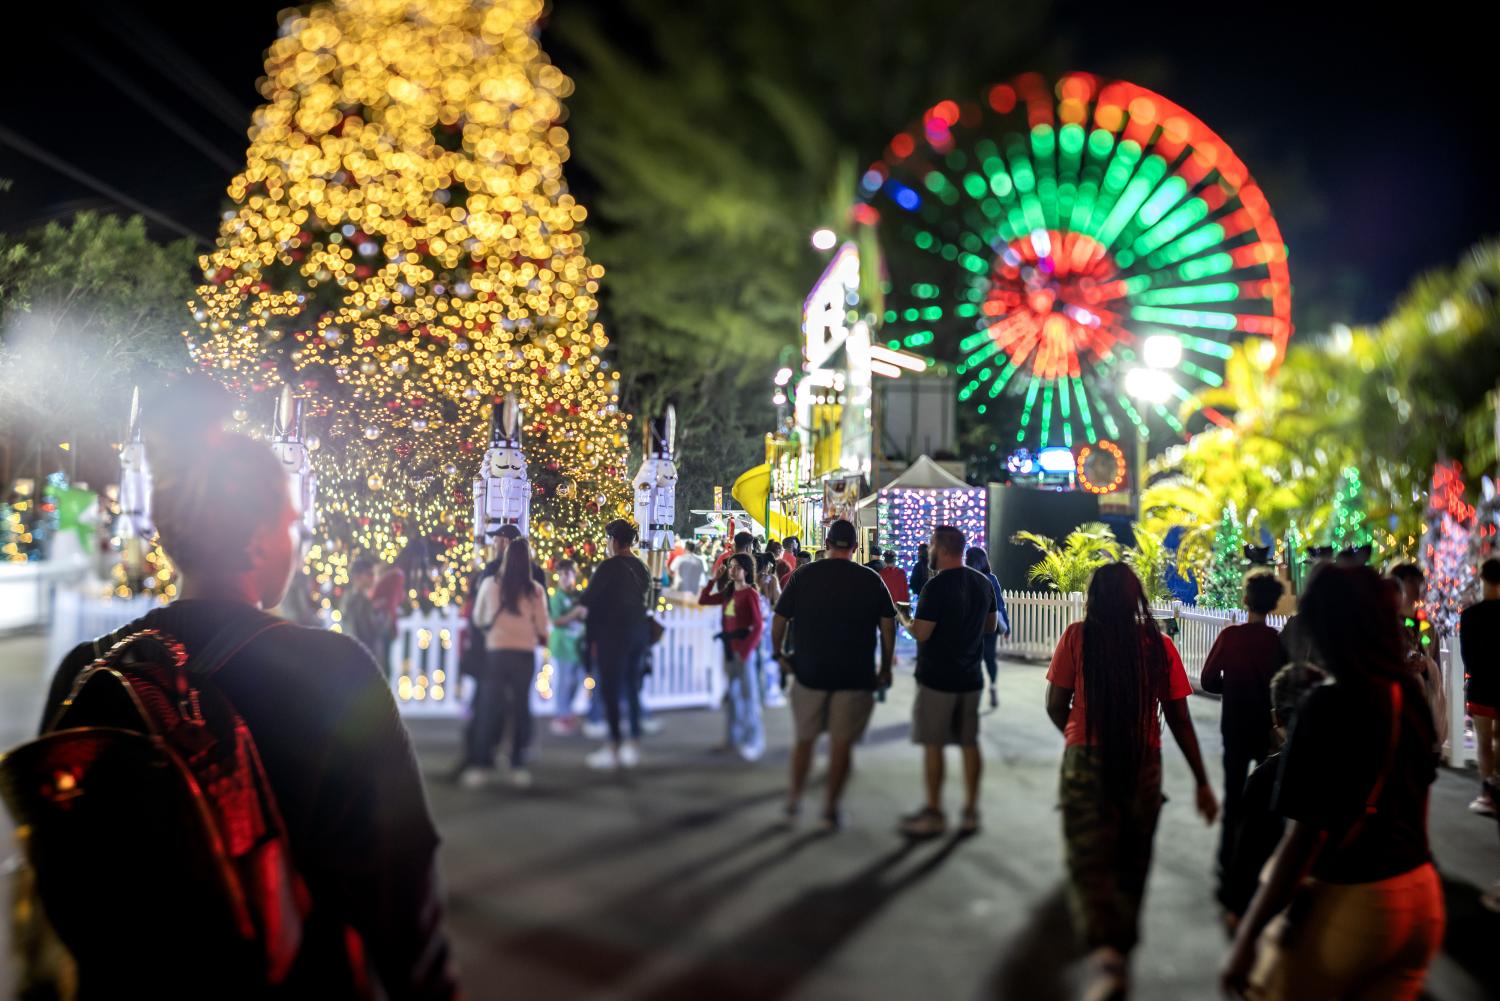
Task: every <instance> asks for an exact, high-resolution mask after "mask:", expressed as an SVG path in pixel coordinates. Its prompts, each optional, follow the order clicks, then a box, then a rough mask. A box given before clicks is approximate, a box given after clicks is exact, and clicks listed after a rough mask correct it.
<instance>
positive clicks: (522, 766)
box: [459, 539, 552, 789]
mask: <svg viewBox="0 0 1500 1001" xmlns="http://www.w3.org/2000/svg"><path fill="white" fill-rule="evenodd" d="M531 569H532V563H531V546H530V544H529V543H527V541H526V540H525V539H517V540H516V541H514V542H512V543H511V544H510V545H509V546H508V547H506V550H505V557H504V559H503V560H502V561H501V563H500V572H499V573H498V574H496V575H495V576H493V577H489V578H486V579H485V581H484V583H483V584H481V585H480V586H479V595H478V597H476V598H475V599H474V618H475V619H477V620H478V621H480V622H487V623H489V625H488V626H486V628H485V633H484V643H485V650H486V651H488V655H489V664H488V666H487V670H488V673H489V684H488V685H486V686H485V687H484V688H483V689H482V690H481V694H482V695H483V696H484V698H483V700H482V701H479V702H477V703H476V704H475V707H474V719H475V723H474V726H473V727H472V728H471V729H470V731H469V734H470V743H469V747H468V757H467V760H466V761H465V762H464V770H463V772H462V773H460V775H459V784H460V785H462V786H463V787H464V788H466V789H478V788H480V787H482V786H484V785H487V784H489V782H490V781H492V780H493V778H494V774H495V765H494V761H495V748H496V747H498V746H499V744H500V737H501V735H502V734H503V733H505V732H507V731H508V732H509V733H510V780H511V784H512V785H514V786H515V787H516V788H518V789H526V788H529V787H530V786H531V773H530V772H528V771H527V770H526V758H527V753H528V752H529V751H530V749H531V729H532V718H531V682H532V680H533V679H534V678H535V677H536V661H537V651H538V649H539V648H541V647H542V646H544V645H545V644H546V643H547V640H548V639H549V638H550V636H551V634H552V620H551V619H550V618H549V617H548V615H547V595H546V592H545V591H543V590H542V588H541V585H539V584H537V583H536V581H534V580H532V577H531Z"/></svg>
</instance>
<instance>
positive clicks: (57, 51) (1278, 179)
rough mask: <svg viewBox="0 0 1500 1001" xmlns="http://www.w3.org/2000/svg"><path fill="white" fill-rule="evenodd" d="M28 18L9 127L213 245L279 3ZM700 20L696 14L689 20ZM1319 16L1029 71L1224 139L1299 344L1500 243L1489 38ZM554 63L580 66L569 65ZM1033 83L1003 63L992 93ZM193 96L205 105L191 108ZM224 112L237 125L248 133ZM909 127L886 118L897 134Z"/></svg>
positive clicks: (81, 196)
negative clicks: (1138, 88) (1117, 81)
mask: <svg viewBox="0 0 1500 1001" xmlns="http://www.w3.org/2000/svg"><path fill="white" fill-rule="evenodd" d="M555 2H556V3H557V4H559V5H561V4H569V3H587V5H588V6H593V7H597V8H599V9H601V10H602V9H605V8H607V7H609V6H610V4H609V3H608V0H555ZM831 2H833V0H831ZM839 2H842V0H839ZM20 3H27V4H28V8H29V13H27V14H25V15H23V17H24V20H26V21H27V22H29V23H28V25H27V27H26V28H24V29H17V28H14V27H12V29H11V30H8V31H7V35H8V41H9V42H10V44H9V45H8V46H7V49H8V51H7V54H6V62H5V64H4V65H3V66H0V75H3V78H4V82H5V89H4V91H3V92H4V93H5V94H6V95H7V100H6V102H5V103H4V106H3V107H0V125H4V126H5V127H6V128H8V129H9V130H11V131H12V132H14V133H16V134H18V135H20V136H22V137H24V138H25V139H26V140H29V141H30V142H31V143H33V144H35V145H37V146H39V147H42V148H44V149H45V150H46V151H47V152H49V153H51V154H53V155H55V156H56V157H59V158H61V159H62V160H64V161H66V162H67V163H69V164H71V165H73V166H74V167H77V168H79V169H82V170H84V171H87V172H88V173H90V174H92V175H94V176H95V177H97V178H98V179H99V180H101V181H103V182H105V183H106V184H108V185H110V186H112V187H114V188H118V189H120V190H121V191H122V192H124V193H125V194H127V195H128V196H130V197H132V198H134V199H137V200H138V201H139V202H141V203H144V204H146V205H149V206H151V207H152V208H154V209H157V210H158V211H160V212H161V213H163V214H164V215H166V216H168V217H170V218H172V219H173V220H176V222H177V223H179V224H180V225H181V226H183V227H185V228H187V229H191V230H194V231H196V232H199V233H202V234H206V235H212V233H213V232H214V230H215V226H216V215H217V213H218V211H219V210H220V208H221V198H222V194H223V189H224V186H225V183H226V182H227V180H228V178H229V176H230V173H231V170H230V169H227V167H226V164H233V163H235V162H237V161H238V160H239V158H240V157H241V155H242V153H243V146H244V124H245V123H246V122H248V116H249V112H250V110H251V108H253V106H254V105H255V103H256V102H257V100H258V98H257V94H256V92H255V89H254V83H255V79H256V77H257V76H258V75H259V74H260V72H261V53H262V50H263V49H264V47H265V46H266V44H267V43H268V42H269V41H270V39H271V38H272V37H274V34H275V30H276V11H277V10H278V9H279V8H280V7H281V6H283V4H280V3H275V2H270V3H262V2H257V0H242V2H239V3H234V4H212V5H198V6H197V7H195V10H196V11H197V14H196V15H195V16H194V17H192V18H180V17H179V18H175V19H174V18H173V17H172V13H173V12H174V11H177V10H180V8H179V7H178V5H175V4H159V3H147V2H145V0H117V2H115V3H110V4H106V3H104V2H102V0H100V2H97V3H94V4H88V5H83V6H84V7H85V8H86V9H88V10H89V11H90V13H89V15H88V16H78V15H77V14H76V12H75V13H68V12H67V11H66V10H65V7H66V5H63V4H56V5H50V4H45V3H37V2H36V0H17V5H19V4H20ZM705 6H710V5H707V4H703V5H700V4H697V3H690V2H687V0H685V2H684V3H683V11H684V15H685V16H693V15H694V14H695V13H698V12H701V11H702V10H703V9H704V7H705ZM1319 6H1323V5H1320V4H1317V3H1315V2H1309V0H1304V2H1303V3H1302V4H1300V5H1299V6H1297V7H1291V8H1289V10H1288V12H1287V13H1284V14H1283V13H1281V12H1279V11H1278V10H1277V9H1275V8H1274V7H1271V6H1268V5H1257V4H1242V5H1239V6H1238V8H1237V9H1238V13H1235V14H1226V15H1216V14H1214V13H1212V11H1214V9H1215V8H1214V6H1213V5H1204V4H1194V5H1182V6H1177V5H1172V6H1162V7H1152V6H1151V5H1147V4H1139V3H1136V4H1115V5H1109V6H1107V7H1106V6H1105V5H1100V4H1086V3H1080V2H1076V0H1075V2H1067V0H1064V2H1060V3H1058V4H1057V5H1056V7H1055V10H1054V13H1053V14H1052V15H1051V17H1050V20H1049V22H1048V26H1047V30H1046V31H1045V32H1044V33H1043V34H1044V37H1042V38H1039V39H1038V60H1037V64H1038V65H1042V64H1043V61H1044V60H1043V58H1042V53H1043V51H1045V52H1047V53H1048V57H1047V59H1046V64H1047V65H1058V64H1059V62H1058V60H1059V58H1061V63H1060V64H1061V65H1070V66H1076V67H1078V68H1082V69H1088V70H1091V71H1094V72H1096V73H1100V74H1102V75H1111V76H1124V77H1126V78H1129V79H1133V80H1135V81H1136V82H1139V83H1142V84H1145V85H1146V86H1149V87H1152V88H1154V89H1156V90H1158V91H1161V92H1162V93H1164V94H1166V95H1167V96H1168V97H1171V98H1172V99H1173V100H1175V101H1177V102H1178V103H1180V104H1182V105H1184V106H1185V107H1187V108H1188V109H1189V110H1191V111H1193V112H1194V113H1195V114H1197V115H1198V116H1199V117H1200V118H1202V119H1203V120H1204V121H1205V122H1207V123H1208V124H1209V125H1210V126H1211V127H1213V128H1214V129H1215V130H1216V131H1218V132H1219V134H1220V135H1221V136H1223V137H1224V138H1225V139H1226V140H1227V141H1228V142H1229V143H1230V145H1231V146H1233V147H1234V148H1235V150H1236V151H1237V152H1238V153H1239V154H1240V155H1241V157H1242V158H1243V159H1244V160H1245V161H1246V163H1248V164H1249V166H1250V168H1251V170H1252V171H1253V172H1254V173H1255V174H1256V175H1257V176H1258V177H1259V178H1260V179H1261V181H1262V183H1263V184H1264V186H1265V187H1266V189H1267V192H1268V194H1269V196H1270V199H1271V205H1272V208H1273V210H1275V211H1276V214H1277V217H1278V219H1279V220H1280V222H1281V224H1282V228H1283V232H1284V234H1285V235H1286V237H1287V240H1288V243H1289V244H1290V246H1291V251H1292V258H1291V260H1292V275H1293V280H1294V282H1296V283H1297V286H1298V293H1299V295H1300V296H1302V298H1301V299H1299V307H1298V312H1299V314H1301V317H1302V319H1301V321H1300V322H1301V323H1302V324H1303V325H1304V326H1305V325H1306V324H1307V323H1308V320H1309V317H1313V316H1316V317H1317V318H1318V319H1319V320H1324V319H1330V318H1337V317H1338V316H1342V315H1345V314H1346V313H1347V314H1350V315H1348V316H1347V318H1348V319H1351V320H1355V321H1369V320H1373V319H1376V318H1378V317H1379V316H1380V315H1381V313H1382V312H1383V311H1384V310H1385V308H1386V307H1387V306H1388V305H1389V304H1390V302H1391V300H1392V299H1393V298H1394V297H1395V296H1396V295H1397V294H1398V293H1399V292H1400V291H1401V289H1402V288H1403V287H1404V286H1405V285H1406V284H1407V282H1408V281H1409V280H1410V279H1411V278H1412V277H1413V276H1414V275H1415V274H1416V273H1418V272H1420V271H1421V270H1423V269H1425V268H1428V267H1432V266H1436V265H1443V264H1448V263H1451V262H1452V261H1453V260H1455V259H1456V258H1457V256H1458V255H1459V254H1460V253H1461V252H1462V250H1463V249H1464V247H1466V246H1467V245H1468V244H1470V243H1472V242H1474V241H1475V240H1477V239H1479V238H1481V237H1484V236H1487V235H1491V234H1495V233H1500V186H1497V185H1496V184H1495V183H1494V182H1493V180H1491V179H1490V178H1489V177H1488V176H1487V175H1490V174H1492V172H1493V166H1494V160H1493V158H1491V157H1486V156H1485V155H1483V153H1484V151H1483V150H1482V149H1481V146H1482V145H1484V144H1485V141H1486V140H1487V139H1488V138H1489V134H1490V133H1491V131H1492V127H1491V122H1492V121H1493V115H1494V111H1493V109H1494V107H1495V103H1494V95H1493V77H1492V72H1491V71H1490V70H1489V69H1488V68H1487V67H1488V66H1489V65H1490V64H1491V59H1492V57H1491V55H1490V53H1489V51H1488V49H1489V47H1490V45H1491V44H1492V43H1491V40H1492V39H1493V38H1494V37H1496V36H1495V32H1494V27H1495V25H1494V24H1493V23H1484V24H1481V23H1477V22H1476V21H1475V20H1474V17H1475V15H1472V14H1468V13H1464V14H1443V15H1440V16H1441V18H1442V19H1441V20H1436V19H1434V20H1430V21H1416V20H1412V19H1411V18H1410V16H1409V15H1408V19H1407V20H1404V21H1395V22H1393V21H1379V22H1377V21H1375V20H1374V18H1375V16H1376V15H1375V14H1374V13H1373V12H1374V11H1375V10H1376V9H1377V8H1376V5H1373V4H1368V5H1361V7H1359V8H1351V9H1355V10H1358V11H1359V13H1357V14H1355V15H1353V17H1357V18H1358V21H1357V22H1356V21H1354V20H1352V19H1351V20H1348V21H1342V20H1334V19H1330V20H1312V19H1310V16H1309V15H1308V14H1307V11H1308V10H1310V9H1313V8H1315V7H1319ZM1219 9H1221V10H1231V9H1232V8H1229V7H1227V6H1225V7H1221V8H1219ZM1416 9H1417V8H1416V7H1415V6H1413V7H1411V8H1409V10H1416ZM1431 9H1433V10H1435V11H1437V10H1442V11H1452V10H1454V8H1453V7H1449V6H1447V5H1432V6H1431ZM857 10H858V6H857V4H851V12H854V11H857ZM75 11H76V8H75ZM690 12H692V13H690ZM1490 16H1491V17H1493V15H1490ZM10 19H11V13H10V12H8V13H7V20H8V21H9V20H10ZM544 44H549V43H548V40H547V38H546V37H545V36H544ZM792 44H795V42H792ZM975 44H976V45H982V44H983V41H982V39H979V40H976V43H975ZM549 48H550V49H551V51H552V52H553V55H554V57H555V58H557V60H558V62H559V63H561V64H562V66H563V68H564V69H568V68H569V66H568V60H567V57H566V53H565V52H563V51H562V50H561V49H560V48H559V47H557V46H552V45H550V44H549ZM810 57H811V56H810ZM974 57H975V58H981V59H982V53H975V54H974ZM101 67H102V68H101ZM1029 68H1032V67H1030V66H1021V65H1017V66H998V67H996V68H995V72H994V73H993V76H994V78H996V79H999V78H1001V77H1007V76H1010V75H1013V74H1014V73H1017V72H1021V71H1023V70H1026V69H1029ZM111 76H114V78H115V80H113V81H112V80H111V79H110V77H111ZM122 79H123V81H124V82H125V84H126V86H127V87H131V88H135V89H137V90H138V91H139V92H140V93H141V94H143V95H144V96H145V97H146V98H147V99H148V100H150V101H153V102H155V103H156V104H157V105H158V110H164V111H165V112H166V113H168V114H169V115H175V116H177V117H178V118H179V119H180V120H181V121H182V123H183V124H184V125H185V126H186V127H187V128H189V129H191V130H192V132H193V133H195V134H196V135H197V136H198V137H200V141H201V142H202V143H204V144H206V145H207V146H208V147H209V148H210V150H212V151H216V153H213V154H208V153H205V152H203V151H201V150H200V149H198V148H195V146H194V145H192V144H191V143H190V142H188V141H186V140H184V139H182V138H180V137H179V136H178V135H175V134H174V133H173V131H172V130H171V129H170V128H169V127H168V126H167V125H166V124H164V123H163V121H162V120H161V117H160V116H159V115H157V114H156V113H154V112H153V111H150V110H147V109H146V108H145V107H142V106H141V104H139V103H137V102H136V101H134V100H132V99H130V97H128V96H127V95H126V93H125V92H124V91H123V90H122V88H121V86H120V85H119V82H118V81H120V80H122ZM195 93H197V94H203V95H208V97H207V98H206V100H204V101H200V100H195V99H194V97H193V96H192V95H193V94H195ZM944 96H948V95H941V94H934V95H933V97H934V100H936V99H938V98H940V97H944ZM225 105H228V106H230V107H232V108H235V109H237V111H238V114H239V115H240V116H241V117H240V124H239V125H237V126H235V125H232V124H231V123H232V122H233V121H234V115H233V113H230V112H229V111H228V109H226V108H225V107H224V106H225ZM920 110H921V109H919V108H913V109H912V114H913V116H915V115H916V114H917V113H918V112H919V111H920ZM905 124H907V123H906V122H890V123H888V128H887V129H885V131H886V133H887V134H889V133H892V132H895V131H896V130H897V129H899V128H901V127H903V126H904V125H905ZM875 152H876V151H875V150H863V151H861V158H862V159H868V158H871V157H872V156H873V155H874V153H875ZM0 177H5V178H10V179H11V180H12V181H13V187H12V189H11V190H10V191H9V192H8V193H3V194H0V229H4V230H16V229H20V228H23V227H25V226H27V225H31V224H34V223H37V222H40V221H43V220H45V219H47V218H50V217H54V216H57V215H61V214H66V213H68V212H70V211H72V210H75V209H79V208H87V207H108V206H110V205H112V204H114V203H113V202H112V201H111V200H110V199H109V198H106V197H103V196H100V195H98V194H96V193H95V192H92V191H90V190H89V189H88V188H87V187H86V186H84V185H82V184H80V183H78V182H77V181H75V180H72V179H70V178H68V177H66V176H64V175H63V174H61V173H59V172H58V171H57V170H55V169H53V168H50V167H46V166H43V165H41V164H38V163H36V162H35V161H34V160H31V159H28V158H26V157H23V156H21V155H19V154H18V153H17V151H16V150H15V149H13V148H11V147H10V146H8V145H7V144H6V143H5V142H3V141H0ZM574 186H575V188H578V189H579V192H580V195H581V196H582V197H584V198H585V199H587V197H588V183H587V179H586V178H584V177H575V178H574ZM155 229H156V231H157V232H158V233H159V234H160V235H162V236H168V235H171V234H170V232H169V231H168V230H167V229H166V228H163V227H155ZM1318 297H1321V298H1323V300H1324V302H1325V303H1328V304H1330V305H1328V306H1326V307H1325V309H1324V310H1323V311H1322V312H1317V311H1314V310H1310V309H1309V306H1308V299H1309V298H1318ZM1335 303H1337V304H1339V306H1338V308H1334V306H1333V305H1331V304H1335ZM1344 303H1347V304H1348V308H1347V309H1345V308H1344V307H1343V304H1344Z"/></svg>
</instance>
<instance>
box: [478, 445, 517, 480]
mask: <svg viewBox="0 0 1500 1001" xmlns="http://www.w3.org/2000/svg"><path fill="white" fill-rule="evenodd" d="M485 466H486V468H487V471H488V472H489V475H490V476H493V477H495V478H497V479H509V478H514V477H521V476H525V475H526V460H525V459H523V458H522V457H521V452H520V450H519V449H517V448H513V447H509V446H507V447H504V448H492V449H490V450H489V451H488V452H486V453H485Z"/></svg>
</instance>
